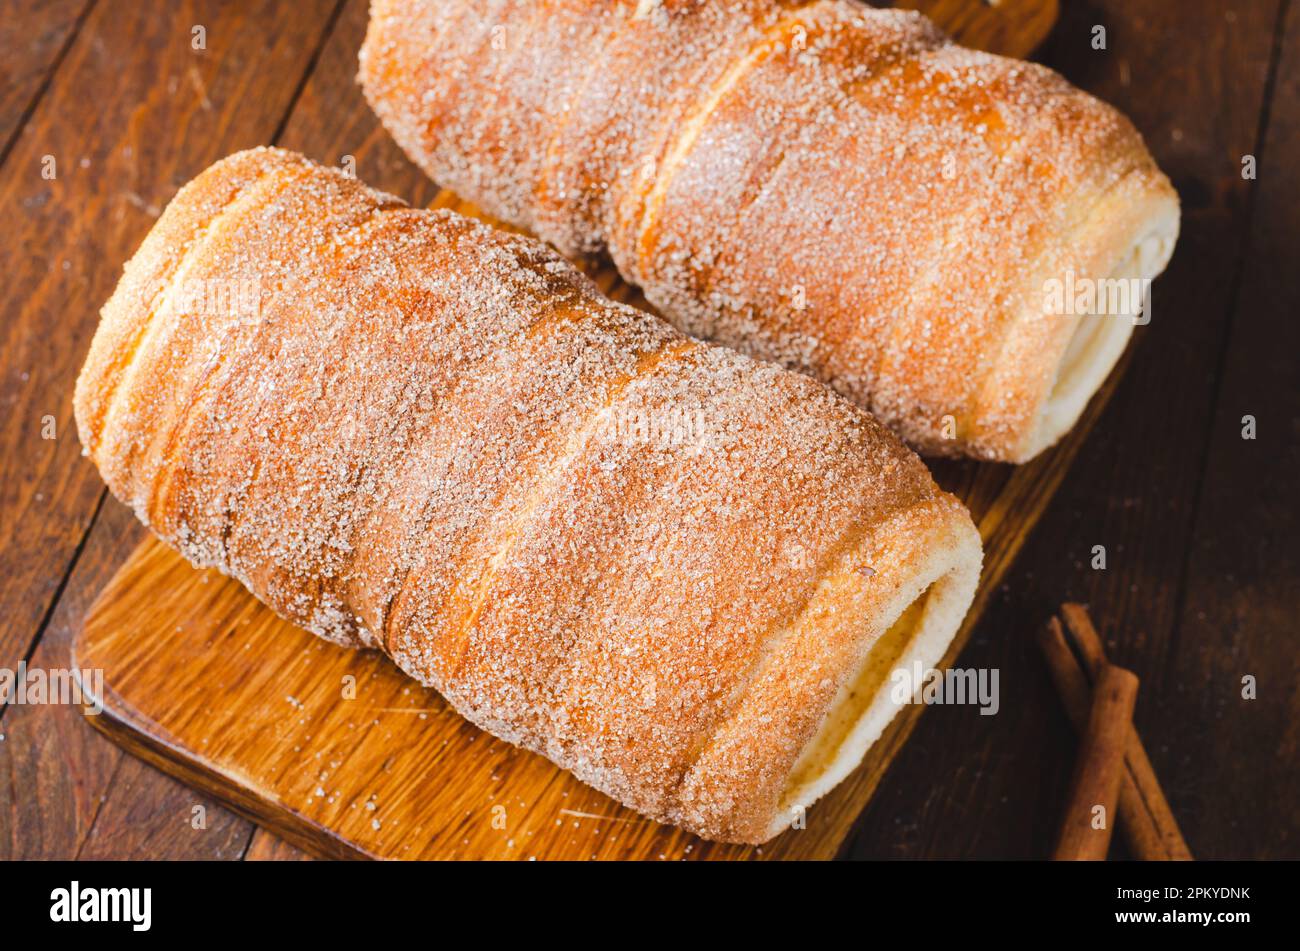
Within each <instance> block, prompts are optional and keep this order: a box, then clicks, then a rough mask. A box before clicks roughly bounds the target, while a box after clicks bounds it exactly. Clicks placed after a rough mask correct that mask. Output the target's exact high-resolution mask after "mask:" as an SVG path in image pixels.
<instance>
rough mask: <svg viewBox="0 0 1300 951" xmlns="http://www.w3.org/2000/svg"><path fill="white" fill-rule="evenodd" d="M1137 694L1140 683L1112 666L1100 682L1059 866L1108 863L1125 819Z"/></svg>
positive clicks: (1059, 847)
mask: <svg viewBox="0 0 1300 951" xmlns="http://www.w3.org/2000/svg"><path fill="white" fill-rule="evenodd" d="M1137 689H1138V679H1137V677H1136V676H1134V675H1133V674H1132V673H1131V672H1129V671H1127V670H1124V669H1123V668H1120V667H1115V666H1112V665H1110V664H1106V665H1104V666H1103V667H1102V668H1101V672H1100V673H1099V674H1098V676H1097V682H1096V684H1094V686H1093V691H1092V707H1091V709H1090V711H1089V714H1088V726H1087V730H1086V732H1085V733H1084V734H1083V739H1082V742H1081V743H1080V745H1079V758H1078V761H1077V763H1076V765H1075V770H1074V779H1073V781H1072V783H1071V788H1072V792H1071V794H1070V799H1069V804H1068V805H1067V807H1066V810H1065V818H1064V820H1063V822H1062V823H1061V836H1060V839H1059V840H1058V841H1057V844H1056V852H1055V854H1054V855H1053V856H1052V857H1053V858H1055V859H1057V860H1058V861H1059V860H1066V861H1069V860H1085V861H1101V860H1104V859H1105V858H1106V853H1107V851H1108V850H1109V849H1110V837H1111V831H1112V830H1113V829H1114V826H1115V821H1116V819H1117V818H1118V814H1119V787H1120V782H1121V780H1122V779H1123V778H1124V745H1125V741H1126V740H1127V738H1128V734H1129V732H1130V731H1131V730H1132V723H1133V705H1134V704H1135V703H1136V702H1137Z"/></svg>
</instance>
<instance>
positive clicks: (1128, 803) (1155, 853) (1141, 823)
mask: <svg viewBox="0 0 1300 951" xmlns="http://www.w3.org/2000/svg"><path fill="white" fill-rule="evenodd" d="M1038 646H1039V647H1040V648H1041V649H1042V651H1043V658H1044V659H1045V660H1046V661H1047V669H1048V672H1049V673H1050V674H1051V677H1052V684H1053V686H1055V687H1056V693H1057V696H1059V697H1060V698H1061V703H1062V704H1063V705H1064V707H1065V713H1066V716H1068V717H1069V718H1070V723H1071V724H1072V725H1073V726H1074V729H1075V732H1077V733H1079V734H1080V735H1082V733H1083V731H1084V730H1085V729H1087V726H1088V708H1089V707H1090V706H1091V704H1092V685H1091V684H1090V683H1089V682H1088V676H1087V675H1086V674H1085V673H1084V672H1083V668H1082V667H1080V666H1079V661H1078V660H1077V659H1076V657H1075V656H1074V652H1073V651H1072V650H1071V649H1070V644H1069V642H1068V641H1067V640H1066V639H1065V631H1064V630H1063V629H1062V627H1061V622H1060V621H1059V620H1058V619H1057V618H1052V619H1051V620H1050V621H1048V622H1047V626H1046V627H1044V628H1042V629H1041V630H1040V632H1039V635H1038ZM1124 765H1125V769H1124V775H1123V777H1122V778H1121V779H1120V786H1119V826H1120V832H1121V833H1122V834H1123V836H1124V842H1125V844H1126V845H1127V846H1128V850H1129V852H1130V853H1131V854H1132V855H1133V857H1134V858H1137V859H1143V860H1146V861H1162V860H1167V859H1169V858H1170V855H1169V854H1168V850H1167V849H1166V848H1165V844H1164V842H1163V841H1162V838H1161V835H1160V828H1159V826H1158V824H1157V823H1156V820H1155V818H1154V817H1153V816H1152V815H1151V811H1150V810H1149V809H1148V807H1147V805H1146V803H1145V802H1144V801H1143V798H1142V795H1141V793H1140V792H1139V791H1138V786H1137V783H1136V781H1135V780H1134V778H1133V775H1132V772H1131V770H1129V768H1128V759H1127V747H1126V748H1125V764H1124Z"/></svg>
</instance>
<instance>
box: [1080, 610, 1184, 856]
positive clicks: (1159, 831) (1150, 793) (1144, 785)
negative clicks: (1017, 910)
mask: <svg viewBox="0 0 1300 951" xmlns="http://www.w3.org/2000/svg"><path fill="white" fill-rule="evenodd" d="M1061 616H1062V617H1063V618H1064V619H1065V626H1066V628H1067V629H1068V630H1069V632H1070V636H1071V640H1072V641H1073V643H1074V646H1075V649H1076V650H1077V651H1078V652H1079V656H1080V657H1082V658H1083V664H1084V670H1085V672H1086V674H1087V676H1088V678H1089V679H1090V680H1092V681H1095V680H1096V678H1097V672H1098V671H1099V670H1100V669H1101V668H1102V667H1103V666H1104V665H1105V664H1106V649H1105V648H1104V647H1103V646H1102V642H1101V637H1100V635H1098V633H1097V629H1096V628H1095V627H1094V626H1093V624H1092V619H1091V618H1090V617H1088V611H1087V609H1086V608H1085V607H1084V606H1083V605H1082V604H1073V603H1070V604H1063V605H1062V606H1061ZM1124 768H1125V772H1126V773H1127V775H1128V781H1127V782H1126V783H1125V787H1129V786H1131V789H1130V791H1129V792H1128V794H1127V795H1124V794H1123V792H1121V795H1122V797H1123V798H1122V799H1121V802H1120V814H1121V816H1124V815H1126V814H1128V813H1130V812H1132V811H1133V810H1134V809H1135V808H1139V803H1140V809H1141V811H1142V812H1144V813H1146V815H1147V816H1149V818H1150V821H1149V822H1143V823H1142V824H1143V825H1144V826H1146V827H1147V828H1143V829H1140V830H1135V831H1137V832H1138V833H1139V834H1140V836H1141V838H1142V840H1143V841H1140V842H1134V841H1133V840H1132V837H1131V836H1128V837H1126V841H1127V842H1128V843H1129V849H1130V851H1131V852H1132V853H1133V854H1134V856H1136V857H1139V858H1144V859H1164V860H1168V861H1177V862H1190V861H1191V860H1192V850H1191V849H1190V848H1188V846H1187V841H1186V840H1185V839H1184V838H1183V833H1182V831H1181V830H1180V829H1179V828H1178V820H1176V819H1175V818H1174V813H1173V810H1172V809H1170V808H1169V800H1167V799H1166V798H1165V793H1164V790H1163V789H1162V788H1161V787H1160V781H1159V780H1158V779H1157V778H1156V771H1155V767H1153V766H1152V765H1151V758H1150V757H1149V756H1147V751H1146V747H1145V746H1144V745H1143V744H1142V737H1141V736H1139V735H1138V732H1137V729H1136V728H1133V729H1130V731H1129V736H1128V739H1127V740H1126V742H1125V746H1124ZM1134 797H1136V799H1137V802H1134V801H1133V800H1134ZM1126 801H1127V802H1128V808H1126ZM1152 834H1154V836H1155V837H1156V839H1157V840H1158V844H1157V845H1155V846H1152V844H1151V843H1150V842H1149V841H1147V840H1148V839H1149V837H1150V835H1152Z"/></svg>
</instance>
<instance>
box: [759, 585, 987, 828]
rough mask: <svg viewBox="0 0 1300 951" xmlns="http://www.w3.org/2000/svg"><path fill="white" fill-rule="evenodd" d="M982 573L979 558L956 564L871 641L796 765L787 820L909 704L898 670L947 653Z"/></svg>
mask: <svg viewBox="0 0 1300 951" xmlns="http://www.w3.org/2000/svg"><path fill="white" fill-rule="evenodd" d="M978 574H979V568H978V562H976V564H975V569H974V571H973V572H971V571H969V570H962V569H954V570H952V571H951V572H949V573H948V574H946V575H944V576H943V577H941V578H939V579H938V580H937V581H934V582H933V583H932V584H929V585H926V586H925V588H924V589H923V590H921V591H920V592H919V593H917V595H916V596H915V597H914V598H913V599H912V601H911V602H909V603H908V604H907V605H906V606H905V607H903V609H902V610H901V612H900V613H899V614H898V616H897V617H896V618H895V619H894V621H893V622H892V623H891V624H890V625H889V627H888V628H887V629H886V630H885V633H883V634H882V635H880V637H879V638H877V639H876V641H875V642H874V643H873V644H872V645H871V648H870V650H869V651H868V652H867V656H866V657H865V659H864V660H863V662H862V666H861V667H860V668H859V670H858V672H857V674H856V675H855V676H853V677H851V678H850V679H849V681H848V682H847V683H845V684H844V686H843V687H841V688H840V691H839V693H838V694H837V695H836V698H835V701H834V702H833V703H832V704H831V708H830V711H829V712H828V713H827V715H826V719H825V720H824V721H823V723H822V726H821V728H820V729H819V730H818V732H817V733H816V734H815V735H814V736H813V738H812V740H811V741H809V743H808V745H807V746H806V747H804V750H803V753H802V754H801V755H800V757H799V759H798V761H797V762H796V763H795V766H794V769H792V770H791V772H790V778H789V780H788V781H787V783H786V788H785V791H784V793H783V794H782V796H781V806H780V814H781V815H782V816H783V817H785V818H786V821H788V817H789V816H791V815H793V814H794V813H796V812H797V811H798V810H800V809H806V808H807V807H809V806H811V805H812V804H813V803H814V802H816V801H817V800H818V799H820V798H821V797H822V796H823V795H825V794H826V793H827V792H829V791H830V790H831V789H833V788H834V787H835V786H836V785H837V784H838V783H839V782H840V781H841V780H842V779H844V778H845V777H846V776H848V774H849V773H851V772H852V771H853V770H854V769H855V768H857V765H858V764H859V763H860V762H862V757H863V756H865V755H866V752H867V750H868V749H870V748H871V745H872V744H873V743H875V742H876V740H877V739H879V738H880V734H881V733H882V732H884V729H885V727H886V726H887V725H888V724H889V721H890V720H892V719H893V718H894V715H895V714H896V713H898V711H899V710H900V709H901V708H902V707H903V706H904V705H905V703H900V702H898V701H897V700H895V699H894V697H893V696H892V694H893V692H894V686H895V683H894V681H893V680H892V679H891V674H892V673H893V672H894V671H895V670H898V669H900V668H903V669H909V670H910V669H911V667H912V665H913V663H914V662H919V663H920V664H921V669H922V670H928V669H930V668H932V667H935V666H937V665H938V663H939V662H940V661H941V660H942V659H943V655H944V652H945V651H946V650H947V649H948V645H949V644H950V643H952V639H953V637H955V636H956V634H957V628H958V627H959V626H960V625H961V621H962V618H963V617H964V616H965V613H966V608H967V606H968V605H969V604H970V598H971V594H972V593H973V591H974V587H975V582H976V579H977V578H978Z"/></svg>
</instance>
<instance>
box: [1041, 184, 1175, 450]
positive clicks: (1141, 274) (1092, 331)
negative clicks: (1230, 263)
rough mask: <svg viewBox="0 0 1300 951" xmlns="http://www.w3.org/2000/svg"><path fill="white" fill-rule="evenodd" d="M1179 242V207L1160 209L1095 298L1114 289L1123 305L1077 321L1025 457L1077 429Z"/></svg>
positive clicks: (1099, 286)
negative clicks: (1077, 424)
mask: <svg viewBox="0 0 1300 951" xmlns="http://www.w3.org/2000/svg"><path fill="white" fill-rule="evenodd" d="M1177 239H1178V205H1177V202H1176V201H1172V200H1171V201H1169V202H1167V203H1165V204H1164V206H1163V207H1162V208H1160V209H1159V211H1158V213H1157V214H1156V215H1155V216H1153V217H1152V218H1151V219H1150V220H1149V223H1148V226H1147V228H1146V229H1145V230H1144V231H1143V233H1142V235H1141V236H1140V237H1139V238H1138V239H1137V240H1135V241H1134V242H1133V243H1132V245H1131V246H1130V247H1129V249H1128V251H1127V253H1125V254H1124V255H1122V257H1121V259H1120V261H1119V263H1118V264H1117V265H1116V266H1115V267H1114V268H1113V269H1112V270H1111V272H1110V273H1109V274H1108V275H1106V276H1105V278H1104V279H1102V280H1101V281H1098V282H1097V291H1096V293H1097V294H1098V295H1100V297H1099V299H1100V300H1103V301H1104V300H1106V297H1107V295H1109V294H1110V289H1111V288H1114V289H1116V290H1117V291H1123V293H1120V294H1118V295H1116V296H1117V299H1118V300H1120V301H1121V302H1122V303H1121V306H1119V307H1116V308H1114V309H1113V310H1111V309H1107V308H1100V309H1101V310H1102V311H1103V312H1101V313H1097V314H1087V315H1083V316H1080V317H1078V318H1077V322H1076V324H1075V327H1074V332H1073V335H1072V336H1071V337H1070V340H1069V342H1068V343H1067V344H1066V346H1065V350H1064V352H1063V355H1062V357H1061V360H1060V363H1059V364H1057V368H1056V374H1055V382H1054V383H1053V384H1052V388H1051V390H1050V392H1049V394H1048V397H1047V399H1046V401H1045V402H1044V403H1043V408H1042V411H1041V412H1040V414H1039V417H1038V422H1037V424H1036V425H1035V427H1034V429H1033V431H1032V432H1031V434H1030V436H1029V441H1028V445H1027V449H1026V451H1025V453H1024V456H1025V458H1029V457H1031V456H1034V455H1036V454H1037V453H1039V452H1041V451H1042V450H1044V449H1046V448H1047V447H1048V446H1051V445H1052V444H1053V443H1055V442H1056V441H1057V440H1058V439H1060V438H1061V437H1062V436H1063V435H1065V433H1066V432H1068V431H1069V430H1070V428H1071V427H1073V426H1074V424H1075V422H1076V421H1077V420H1078V419H1079V416H1080V415H1081V414H1082V413H1083V409H1084V407H1085V406H1087V405H1088V400H1090V399H1091V398H1092V396H1093V394H1095V393H1096V392H1097V390H1099V389H1100V388H1101V385H1102V383H1104V382H1105V380H1106V377H1108V376H1109V375H1110V371H1111V370H1112V369H1114V367H1115V364H1116V363H1118V362H1119V358H1120V355H1121V354H1122V353H1123V352H1124V348H1125V346H1127V344H1128V340H1129V337H1131V336H1132V335H1133V328H1134V326H1135V325H1136V323H1137V319H1138V316H1139V314H1140V313H1141V312H1142V308H1143V306H1144V298H1145V296H1146V295H1145V290H1146V288H1147V287H1148V286H1149V284H1150V282H1151V281H1152V280H1153V279H1154V278H1155V277H1157V276H1158V275H1159V274H1160V272H1161V271H1163V270H1164V268H1165V265H1166V264H1167V263H1168V262H1169V258H1170V256H1171V255H1172V254H1173V250H1174V243H1175V242H1176V241H1177Z"/></svg>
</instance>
